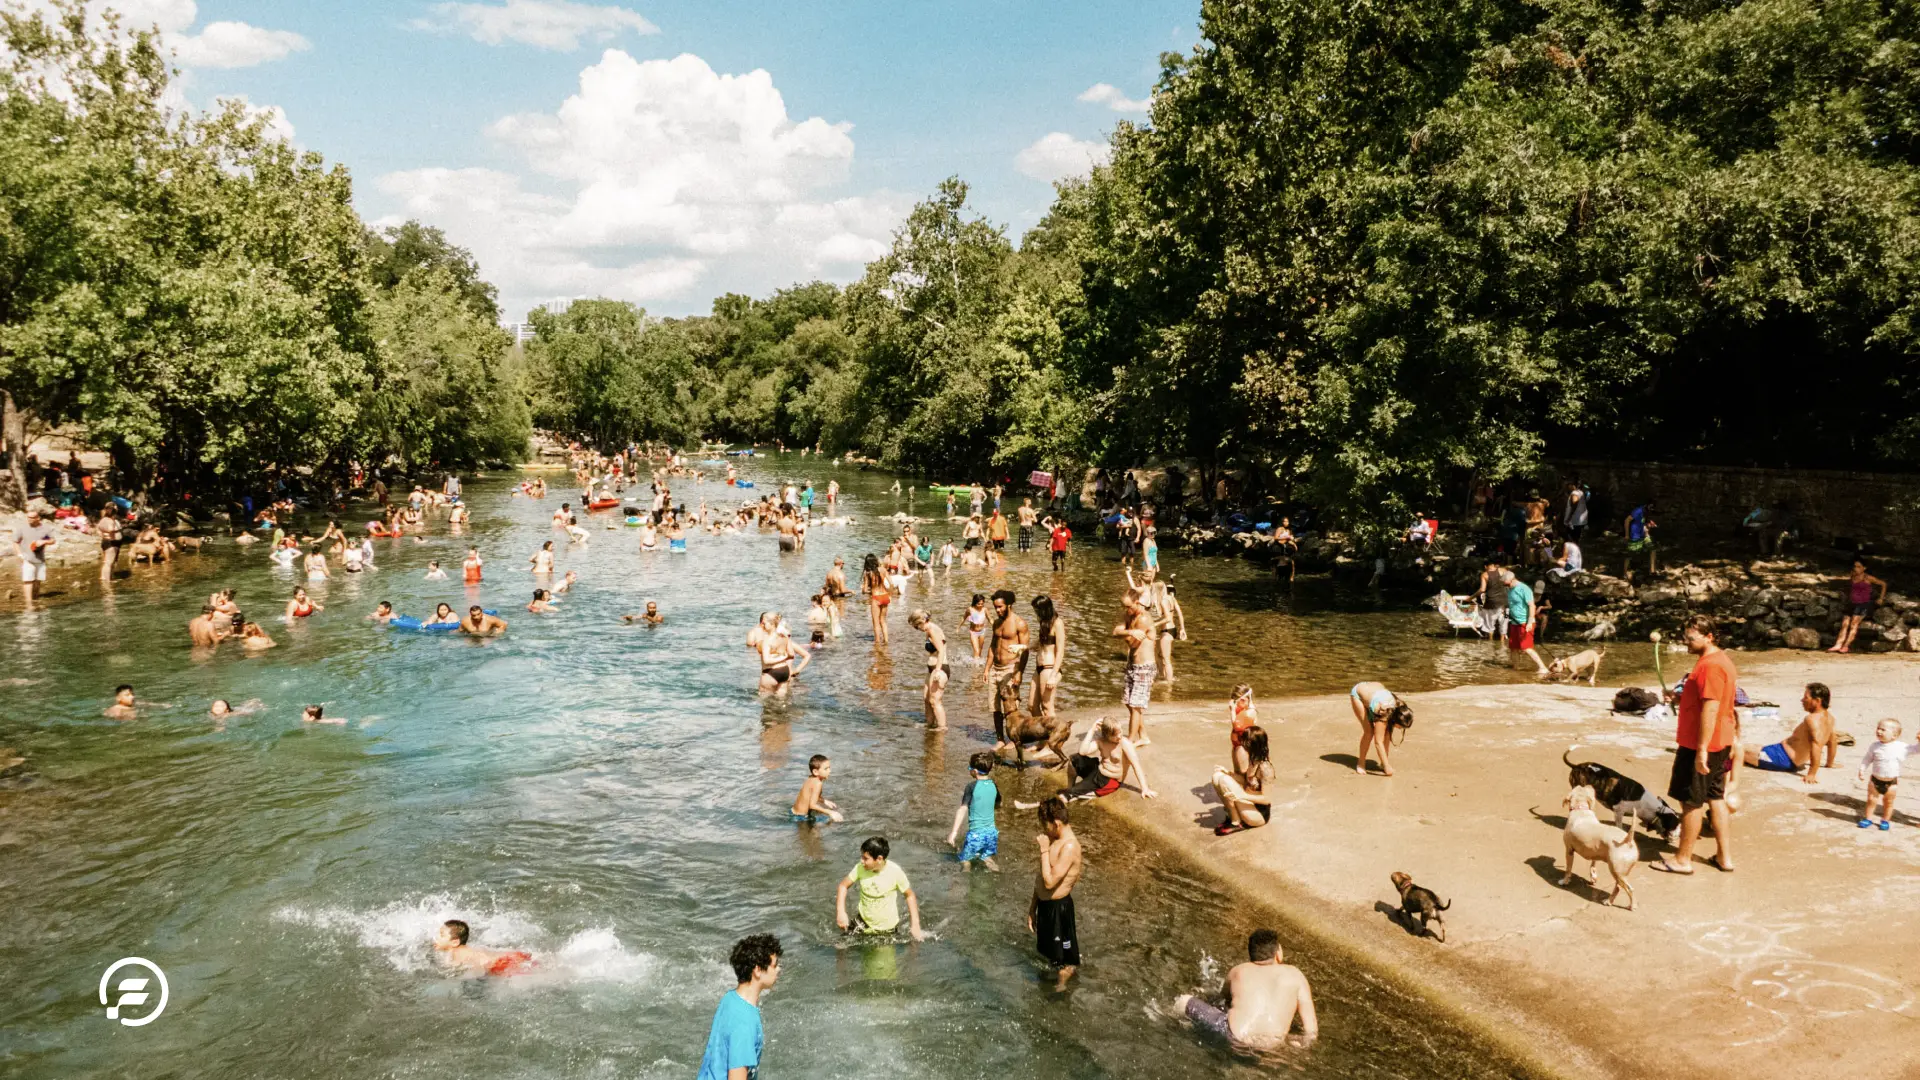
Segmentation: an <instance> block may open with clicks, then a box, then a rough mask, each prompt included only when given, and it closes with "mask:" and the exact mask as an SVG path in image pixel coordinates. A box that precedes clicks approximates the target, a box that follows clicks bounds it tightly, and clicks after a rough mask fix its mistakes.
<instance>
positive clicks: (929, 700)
mask: <svg viewBox="0 0 1920 1080" xmlns="http://www.w3.org/2000/svg"><path fill="white" fill-rule="evenodd" d="M907 625H908V626H911V627H913V628H914V629H915V630H918V631H920V632H921V633H923V634H925V635H927V692H926V695H925V698H924V701H925V705H926V711H927V729H928V730H929V731H944V730H945V729H946V726H947V706H946V704H945V701H944V699H945V697H946V693H947V680H948V679H950V678H952V677H953V669H952V668H951V667H949V666H947V633H946V631H944V630H942V629H940V626H939V624H937V623H935V622H934V621H933V619H932V618H931V617H930V616H928V614H927V613H926V612H925V611H922V610H919V609H917V608H916V609H915V610H914V612H913V614H911V615H909V616H907Z"/></svg>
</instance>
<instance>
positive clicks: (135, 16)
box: [88, 0, 309, 68]
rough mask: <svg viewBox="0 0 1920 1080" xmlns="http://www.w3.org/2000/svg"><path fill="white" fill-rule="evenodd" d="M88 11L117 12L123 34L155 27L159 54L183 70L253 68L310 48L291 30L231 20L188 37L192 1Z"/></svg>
mask: <svg viewBox="0 0 1920 1080" xmlns="http://www.w3.org/2000/svg"><path fill="white" fill-rule="evenodd" d="M88 10H89V11H90V12H91V13H92V14H93V15H94V16H95V17H99V16H100V15H102V14H104V13H105V12H106V11H108V10H113V11H116V12H119V14H120V26H121V28H122V29H123V30H126V31H137V30H147V29H152V28H156V27H157V28H158V29H159V30H160V45H161V49H162V50H163V51H171V52H172V53H173V56H174V60H175V61H176V62H177V63H179V64H180V66H181V67H183V68H243V67H254V66H255V65H258V64H265V63H268V62H270V61H274V60H279V59H282V58H284V57H286V56H287V55H289V54H291V53H296V52H303V51H305V50H306V49H307V48H308V47H309V46H308V43H307V39H306V38H304V37H301V36H300V35H299V34H296V33H294V32H293V31H291V30H264V29H262V28H260V27H258V26H250V25H248V24H247V23H243V22H233V21H231V20H223V21H220V22H213V23H208V24H207V25H206V26H205V27H204V28H202V29H201V31H200V32H199V33H198V34H189V33H187V29H188V28H189V27H191V26H192V25H193V23H194V20H195V19H198V18H199V17H200V8H199V5H198V4H196V3H195V2H194V0H93V2H92V3H90V4H89V5H88Z"/></svg>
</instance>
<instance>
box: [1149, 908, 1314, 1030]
mask: <svg viewBox="0 0 1920 1080" xmlns="http://www.w3.org/2000/svg"><path fill="white" fill-rule="evenodd" d="M1247 961H1248V962H1247V963H1244V964H1236V965H1234V968H1233V970H1232V971H1229V972H1227V1003H1228V1004H1227V1008H1226V1009H1224V1010H1222V1009H1220V1008H1219V1007H1217V1006H1214V1005H1210V1004H1208V1003H1207V1002H1205V1001H1202V1000H1200V999H1199V998H1197V997H1194V996H1193V995H1191V994H1182V995H1180V996H1179V997H1178V998H1175V999H1174V1002H1173V1003H1174V1005H1175V1006H1176V1007H1177V1008H1179V1009H1180V1010H1181V1011H1182V1012H1184V1013H1186V1014H1187V1018H1188V1019H1190V1020H1192V1021H1193V1022H1194V1023H1196V1024H1198V1025H1200V1026H1201V1027H1203V1028H1206V1029H1207V1030H1209V1031H1212V1032H1215V1033H1217V1034H1220V1035H1225V1036H1226V1037H1227V1038H1229V1039H1232V1040H1233V1041H1234V1042H1236V1043H1240V1044H1241V1045H1244V1046H1250V1047H1253V1048H1255V1049H1263V1050H1264V1049H1271V1048H1273V1047H1276V1046H1279V1045H1281V1044H1282V1043H1284V1042H1285V1041H1286V1040H1287V1036H1288V1035H1289V1034H1290V1033H1291V1032H1292V1031H1293V1018H1294V1016H1296V1015H1298V1016H1299V1017H1300V1034H1301V1041H1302V1042H1303V1043H1305V1042H1311V1041H1312V1040H1313V1039H1314V1038H1315V1037H1317V1036H1318V1035H1319V1034H1320V1020H1319V1018H1318V1017H1316V1016H1315V1015H1314V1013H1313V988H1312V987H1311V986H1308V985H1307V977H1306V975H1304V974H1302V973H1301V971H1300V969H1299V968H1297V967H1294V966H1293V965H1292V964H1283V963H1281V962H1280V935H1279V934H1276V933H1274V932H1273V931H1271V930H1266V929H1261V930H1255V931H1254V932H1253V933H1252V934H1250V935H1248V937H1247Z"/></svg>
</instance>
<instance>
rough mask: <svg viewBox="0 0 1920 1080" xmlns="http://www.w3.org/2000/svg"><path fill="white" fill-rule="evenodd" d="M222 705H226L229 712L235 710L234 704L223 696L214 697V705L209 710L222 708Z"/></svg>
mask: <svg viewBox="0 0 1920 1080" xmlns="http://www.w3.org/2000/svg"><path fill="white" fill-rule="evenodd" d="M222 706H225V708H226V710H227V711H228V712H232V711H233V706H232V705H231V704H229V703H228V701H227V699H226V698H223V697H222V698H214V699H213V705H212V707H211V708H209V709H208V710H207V711H208V712H212V711H213V710H214V709H218V708H221V707H222Z"/></svg>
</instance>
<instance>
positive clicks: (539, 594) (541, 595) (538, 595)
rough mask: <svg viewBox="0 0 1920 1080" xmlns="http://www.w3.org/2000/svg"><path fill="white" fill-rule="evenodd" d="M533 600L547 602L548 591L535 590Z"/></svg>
mask: <svg viewBox="0 0 1920 1080" xmlns="http://www.w3.org/2000/svg"><path fill="white" fill-rule="evenodd" d="M533 598H534V599H535V600H545V599H546V598H547V590H545V589H535V590H533Z"/></svg>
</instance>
